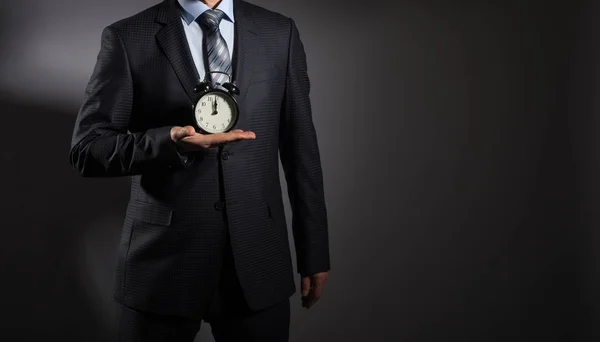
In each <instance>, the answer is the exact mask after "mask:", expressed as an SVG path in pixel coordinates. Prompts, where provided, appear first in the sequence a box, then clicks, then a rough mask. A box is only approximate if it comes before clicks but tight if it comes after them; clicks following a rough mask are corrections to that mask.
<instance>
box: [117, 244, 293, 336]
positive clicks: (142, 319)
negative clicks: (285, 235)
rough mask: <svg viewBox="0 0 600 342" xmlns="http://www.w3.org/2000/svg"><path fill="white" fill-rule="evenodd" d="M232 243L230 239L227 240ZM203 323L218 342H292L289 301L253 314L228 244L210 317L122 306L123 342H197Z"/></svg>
mask: <svg viewBox="0 0 600 342" xmlns="http://www.w3.org/2000/svg"><path fill="white" fill-rule="evenodd" d="M227 241H229V239H227ZM202 320H204V321H205V322H207V323H209V324H210V327H211V331H212V335H213V337H214V339H215V341H216V342H238V341H239V342H242V341H243V342H259V341H260V342H288V340H289V326H290V301H289V298H288V299H286V300H284V301H282V302H281V303H278V304H276V305H274V306H271V307H269V308H267V309H264V310H261V311H258V312H253V311H251V310H250V309H249V308H248V306H247V304H246V300H245V298H244V295H243V293H242V290H241V287H240V285H239V281H238V279H237V276H236V272H235V268H234V265H233V256H232V254H231V247H230V245H229V244H228V245H227V248H226V252H225V255H224V260H223V269H222V272H221V279H220V282H219V287H218V290H217V291H216V292H215V296H214V299H213V302H212V303H211V305H210V309H209V312H208V314H207V315H206V317H203V318H198V319H191V318H187V317H179V316H166V315H159V314H154V313H148V312H141V311H138V310H135V309H132V308H129V307H126V306H123V305H121V306H120V312H119V314H118V322H117V335H118V339H117V340H118V341H119V342H167V341H168V342H193V341H194V338H195V336H196V334H197V333H198V331H199V330H200V325H201V322H202Z"/></svg>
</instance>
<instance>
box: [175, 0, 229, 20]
mask: <svg viewBox="0 0 600 342" xmlns="http://www.w3.org/2000/svg"><path fill="white" fill-rule="evenodd" d="M177 2H179V7H180V9H181V17H182V18H183V20H185V22H186V23H187V24H188V25H190V24H191V23H193V22H194V21H195V20H196V19H198V17H199V16H200V14H202V13H204V12H205V11H206V10H209V9H210V7H208V6H206V4H205V3H203V2H202V1H200V0H177ZM216 8H218V9H220V10H221V11H223V12H224V13H225V16H224V17H223V19H225V20H229V21H231V22H232V23H233V22H234V18H233V0H221V2H220V3H219V5H217V7H216Z"/></svg>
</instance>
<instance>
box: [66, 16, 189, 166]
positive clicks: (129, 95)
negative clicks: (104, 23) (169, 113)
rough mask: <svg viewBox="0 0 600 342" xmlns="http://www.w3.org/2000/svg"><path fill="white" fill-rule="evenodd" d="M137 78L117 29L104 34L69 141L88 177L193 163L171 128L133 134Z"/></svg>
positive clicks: (76, 161) (72, 158)
mask: <svg viewBox="0 0 600 342" xmlns="http://www.w3.org/2000/svg"><path fill="white" fill-rule="evenodd" d="M133 96H134V94H133V81H132V76H131V72H130V68H129V61H128V59H127V53H126V50H125V47H124V44H123V41H122V40H121V37H120V36H119V34H118V32H117V31H116V29H114V28H113V27H110V26H109V27H107V28H105V29H104V30H103V32H102V45H101V48H100V52H99V54H98V59H97V61H96V66H95V68H94V71H93V73H92V76H91V78H90V80H89V83H88V85H87V87H86V91H85V96H84V101H83V105H82V106H81V109H80V111H79V113H78V115H77V119H76V121H75V127H74V129H73V136H72V140H71V151H70V162H71V165H72V166H73V168H74V169H75V170H76V171H77V172H79V174H81V175H82V176H84V177H115V176H130V175H137V174H141V173H143V172H145V171H147V170H149V169H152V168H167V167H170V168H178V169H182V168H183V169H185V168H187V167H189V164H190V163H191V159H190V160H188V159H187V158H186V157H184V156H182V155H180V154H179V153H178V152H177V149H176V146H175V143H174V142H173V140H172V139H171V128H172V126H165V127H158V128H152V129H148V130H146V131H142V132H134V133H131V132H129V130H128V128H129V122H130V117H131V112H132V104H133Z"/></svg>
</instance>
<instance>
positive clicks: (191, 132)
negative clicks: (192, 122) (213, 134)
mask: <svg viewBox="0 0 600 342" xmlns="http://www.w3.org/2000/svg"><path fill="white" fill-rule="evenodd" d="M183 128H184V129H185V130H186V135H184V137H189V136H192V135H194V134H196V130H195V129H194V126H185V127H183Z"/></svg>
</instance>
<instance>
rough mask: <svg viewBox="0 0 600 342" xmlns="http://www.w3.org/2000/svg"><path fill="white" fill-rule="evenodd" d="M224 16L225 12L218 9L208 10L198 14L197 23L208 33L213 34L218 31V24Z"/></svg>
mask: <svg viewBox="0 0 600 342" xmlns="http://www.w3.org/2000/svg"><path fill="white" fill-rule="evenodd" d="M224 16H225V12H223V11H221V10H219V9H209V10H206V11H204V13H202V14H200V17H198V23H199V24H200V26H202V27H203V28H204V29H205V30H207V32H208V33H214V32H216V31H217V30H218V29H219V23H220V22H221V19H223V17H224Z"/></svg>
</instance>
